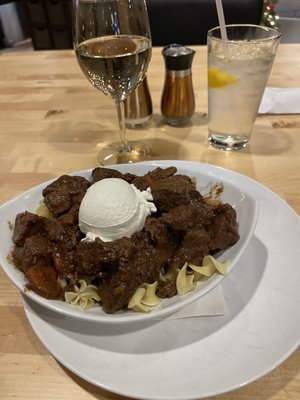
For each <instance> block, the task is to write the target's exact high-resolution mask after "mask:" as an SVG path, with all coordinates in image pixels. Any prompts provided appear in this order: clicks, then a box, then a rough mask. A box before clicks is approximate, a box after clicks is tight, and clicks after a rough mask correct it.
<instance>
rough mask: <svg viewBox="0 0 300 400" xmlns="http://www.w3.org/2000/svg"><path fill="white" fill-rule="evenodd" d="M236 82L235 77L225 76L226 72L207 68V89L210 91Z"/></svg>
mask: <svg viewBox="0 0 300 400" xmlns="http://www.w3.org/2000/svg"><path fill="white" fill-rule="evenodd" d="M238 81H239V80H238V78H237V77H236V76H234V75H230V74H227V72H223V71H221V70H219V69H218V68H214V67H209V68H208V87H209V88H210V89H212V88H221V87H225V86H227V85H231V84H233V83H237V82H238Z"/></svg>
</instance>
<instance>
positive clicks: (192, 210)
mask: <svg viewBox="0 0 300 400" xmlns="http://www.w3.org/2000/svg"><path fill="white" fill-rule="evenodd" d="M213 217H214V211H213V209H212V208H211V207H210V206H209V205H207V204H205V203H199V204H187V205H183V206H179V207H176V208H173V209H172V210H170V212H168V213H165V214H163V215H162V216H161V218H160V219H161V221H162V222H163V223H166V224H168V225H169V226H170V227H171V228H172V229H173V230H175V231H181V232H183V233H186V232H187V231H188V230H189V229H191V228H193V227H195V226H201V227H203V226H207V225H208V224H210V222H211V220H212V218H213Z"/></svg>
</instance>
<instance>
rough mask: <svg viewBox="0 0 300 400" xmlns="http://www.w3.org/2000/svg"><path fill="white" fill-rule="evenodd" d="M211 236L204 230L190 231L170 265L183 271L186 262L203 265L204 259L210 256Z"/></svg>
mask: <svg viewBox="0 0 300 400" xmlns="http://www.w3.org/2000/svg"><path fill="white" fill-rule="evenodd" d="M209 243H210V235H209V233H208V232H206V231H205V230H204V229H194V230H190V231H188V233H187V234H186V235H185V237H184V238H183V240H182V243H181V246H180V247H179V248H178V249H177V251H175V253H174V254H173V256H172V258H171V260H170V262H169V265H170V267H173V268H179V269H181V268H182V267H183V266H184V264H185V263H186V262H189V263H192V264H195V265H202V261H203V257H204V256H206V255H207V254H209Z"/></svg>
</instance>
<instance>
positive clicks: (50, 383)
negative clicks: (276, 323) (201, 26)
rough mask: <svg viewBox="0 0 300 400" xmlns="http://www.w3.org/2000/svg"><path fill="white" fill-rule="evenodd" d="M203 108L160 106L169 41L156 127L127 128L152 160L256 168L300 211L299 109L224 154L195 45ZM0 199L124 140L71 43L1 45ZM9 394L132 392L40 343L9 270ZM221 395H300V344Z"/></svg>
mask: <svg viewBox="0 0 300 400" xmlns="http://www.w3.org/2000/svg"><path fill="white" fill-rule="evenodd" d="M194 48H195V50H196V56H195V59H194V63H193V84H194V89H195V96H196V113H195V115H194V117H193V120H192V123H191V124H190V125H189V126H186V127H183V128H174V127H170V126H168V125H165V124H164V122H163V120H162V117H161V114H160V98H161V93H162V87H163V80H164V64H163V59H162V55H161V49H159V48H155V49H154V50H153V55H152V61H151V65H150V68H149V72H148V82H149V87H150V91H151V96H152V101H153V107H154V115H153V119H152V122H151V125H150V127H149V128H148V129H144V130H137V131H132V130H131V131H128V136H129V139H131V140H135V139H140V140H143V141H144V142H145V143H147V144H148V145H149V146H150V147H151V149H152V153H151V158H152V159H183V160H190V161H201V162H206V163H210V164H214V165H219V166H222V167H225V168H229V169H231V170H234V171H237V172H240V173H242V174H244V175H247V176H249V177H251V178H253V179H255V180H256V181H258V182H260V183H262V184H263V185H265V186H267V187H268V188H269V189H271V190H273V191H274V192H276V193H277V194H278V195H279V196H281V197H282V198H284V199H285V200H286V202H287V203H288V204H289V205H290V206H291V207H292V208H293V209H294V210H295V211H296V212H297V213H298V214H299V213H300V196H299V195H300V179H299V174H300V172H299V171H300V115H298V114H297V115H296V114H294V115H261V116H258V118H257V120H256V123H255V128H254V132H253V135H252V138H251V142H250V145H249V146H248V148H246V149H244V150H241V151H239V152H222V151H219V150H216V149H214V148H212V147H210V146H209V144H208V143H207V91H206V87H207V78H206V74H207V70H206V48H205V47H194ZM268 84H269V86H278V87H300V45H280V46H279V49H278V53H277V56H276V60H275V64H274V67H273V70H272V73H271V76H270V80H269V83H268ZM0 88H1V89H0V188H1V190H0V204H2V203H4V202H6V201H7V200H9V199H11V198H13V197H14V196H16V195H18V194H19V193H21V192H23V191H24V190H26V189H28V188H30V187H32V186H34V185H36V184H38V183H41V182H43V181H46V180H48V179H50V178H53V177H55V176H59V175H61V174H62V173H68V172H71V171H75V170H80V169H83V168H90V167H95V166H97V152H98V150H99V148H101V146H103V145H105V144H108V143H110V142H115V141H118V134H117V119H116V113H115V108H114V104H113V102H112V100H111V99H110V98H108V97H105V96H104V95H102V94H101V93H99V92H98V91H97V90H95V89H94V88H93V87H92V86H91V85H90V84H89V83H88V81H87V80H86V78H85V77H84V76H83V74H82V72H81V70H80V68H79V66H78V64H77V62H76V59H75V56H74V53H73V52H72V51H40V52H20V53H19V52H16V53H15V52H7V53H0ZM0 320H1V324H0V399H1V400H12V399H22V400H27V399H28V400H29V399H30V400H54V399H59V400H91V399H99V400H104V399H115V400H116V399H120V400H121V399H124V397H121V396H118V395H114V394H111V393H109V392H106V391H104V390H101V389H98V388H96V387H94V386H92V385H91V384H89V383H87V382H85V381H83V380H81V379H80V378H78V377H77V376H76V375H74V374H73V373H71V372H69V371H68V370H67V369H65V368H64V367H63V366H62V365H61V364H60V363H59V362H57V361H56V360H55V359H54V358H53V357H52V356H51V355H50V354H49V353H48V351H47V350H46V349H45V347H44V346H43V345H42V344H41V342H40V341H39V339H38V338H37V336H36V335H35V334H34V332H33V331H32V329H31V327H30V325H29V323H28V322H27V319H26V317H25V314H24V311H23V306H22V302H21V297H20V295H19V293H18V291H17V289H16V288H15V287H14V286H13V285H12V283H11V282H10V281H9V280H8V278H7V277H6V276H5V275H4V273H3V272H2V270H1V269H0ZM299 334H300V332H299ZM214 399H216V400H299V399H300V350H299V349H298V350H297V351H296V352H295V353H294V354H293V355H291V356H290V357H289V359H288V360H286V361H285V362H283V364H281V365H280V366H279V367H278V368H276V369H275V370H273V371H272V372H271V373H269V374H268V375H266V376H265V377H263V378H261V379H259V380H258V381H257V382H254V383H251V384H249V385H247V386H246V387H243V388H241V389H239V390H236V391H234V392H231V393H227V394H224V395H219V396H217V397H215V398H214Z"/></svg>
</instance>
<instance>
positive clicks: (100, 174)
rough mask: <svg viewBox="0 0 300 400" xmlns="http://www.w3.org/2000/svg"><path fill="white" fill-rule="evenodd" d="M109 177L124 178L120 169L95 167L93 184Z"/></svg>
mask: <svg viewBox="0 0 300 400" xmlns="http://www.w3.org/2000/svg"><path fill="white" fill-rule="evenodd" d="M107 178H119V179H123V174H122V173H121V172H120V171H117V170H116V169H113V168H104V167H97V168H95V169H93V171H92V184H93V183H96V182H98V181H101V180H102V179H107Z"/></svg>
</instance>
